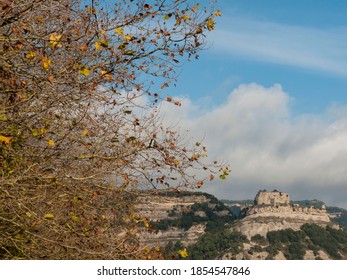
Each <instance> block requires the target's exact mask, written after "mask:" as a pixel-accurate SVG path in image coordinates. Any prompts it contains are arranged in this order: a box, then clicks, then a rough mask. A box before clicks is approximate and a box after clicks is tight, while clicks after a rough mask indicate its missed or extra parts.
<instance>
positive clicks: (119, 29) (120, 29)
mask: <svg viewBox="0 0 347 280" xmlns="http://www.w3.org/2000/svg"><path fill="white" fill-rule="evenodd" d="M114 31H115V32H116V33H117V34H118V35H123V34H124V30H123V28H120V27H117V28H116V29H115V30H114Z"/></svg>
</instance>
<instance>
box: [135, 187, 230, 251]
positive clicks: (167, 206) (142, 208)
mask: <svg viewBox="0 0 347 280" xmlns="http://www.w3.org/2000/svg"><path fill="white" fill-rule="evenodd" d="M138 201H139V204H138V206H137V207H136V209H135V211H136V215H137V216H139V217H141V218H142V219H146V220H147V221H148V222H152V223H154V224H158V223H159V224H160V223H169V224H170V226H168V228H166V229H164V230H161V229H157V230H156V231H154V232H153V231H150V230H148V229H143V232H142V233H141V235H140V239H141V241H142V242H143V243H144V244H147V245H148V246H150V247H151V246H152V247H158V246H159V247H163V248H164V247H165V246H166V245H167V244H168V243H169V242H172V243H173V244H175V243H176V242H178V241H179V242H181V243H182V244H183V245H184V246H189V245H192V244H194V243H196V242H197V241H198V239H199V238H200V237H201V236H202V235H203V234H204V233H205V229H206V224H207V222H206V221H207V220H208V217H207V213H206V208H207V209H208V210H209V214H211V211H212V212H213V215H215V217H217V218H222V217H224V216H232V214H231V212H230V211H228V210H226V209H228V208H226V207H225V206H224V208H218V205H219V204H220V202H218V201H217V199H216V198H214V197H213V196H211V195H208V194H203V193H187V195H186V196H179V195H176V196H175V195H166V193H165V192H163V193H162V194H158V195H154V194H150V195H148V196H142V197H139V198H138ZM199 205H205V206H206V208H205V211H204V210H203V209H200V210H192V207H193V208H194V206H199ZM187 215H189V216H190V217H192V218H194V217H196V218H197V220H200V221H201V222H193V223H192V224H191V225H189V227H185V228H184V227H182V225H180V221H182V220H184V219H183V218H184V216H187ZM199 218H201V219H199ZM170 221H171V223H170ZM155 227H156V226H155Z"/></svg>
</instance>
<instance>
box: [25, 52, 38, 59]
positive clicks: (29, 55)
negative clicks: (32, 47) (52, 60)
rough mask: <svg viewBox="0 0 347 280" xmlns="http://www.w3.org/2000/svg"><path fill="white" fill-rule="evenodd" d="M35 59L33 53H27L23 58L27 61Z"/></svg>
mask: <svg viewBox="0 0 347 280" xmlns="http://www.w3.org/2000/svg"><path fill="white" fill-rule="evenodd" d="M35 57H36V53H35V52H28V53H27V54H26V55H25V58H28V59H33V58H35Z"/></svg>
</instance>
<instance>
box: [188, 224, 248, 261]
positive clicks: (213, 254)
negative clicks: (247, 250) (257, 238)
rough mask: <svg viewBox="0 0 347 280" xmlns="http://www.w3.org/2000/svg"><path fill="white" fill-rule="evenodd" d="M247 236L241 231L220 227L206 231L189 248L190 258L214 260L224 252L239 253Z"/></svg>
mask: <svg viewBox="0 0 347 280" xmlns="http://www.w3.org/2000/svg"><path fill="white" fill-rule="evenodd" d="M246 240H247V238H246V236H244V235H242V234H241V233H239V232H235V231H230V230H229V231H228V230H227V229H219V230H215V231H212V232H206V233H205V234H204V235H203V236H202V237H201V238H200V239H199V241H198V242H197V243H196V244H194V245H193V246H191V247H190V248H189V250H188V251H189V253H190V254H189V258H190V259H193V260H212V259H216V258H217V257H221V256H222V254H223V253H224V252H228V253H232V254H234V255H235V254H238V253H240V252H241V251H242V249H243V244H242V243H243V242H245V241H246Z"/></svg>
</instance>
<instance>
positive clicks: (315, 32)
mask: <svg viewBox="0 0 347 280" xmlns="http://www.w3.org/2000/svg"><path fill="white" fill-rule="evenodd" d="M224 20H225V23H224V24H223V25H221V26H220V27H219V28H218V29H217V30H216V31H215V32H213V33H212V34H211V39H212V41H213V42H214V43H213V47H212V48H211V50H212V51H213V50H214V51H217V52H220V53H221V54H222V55H234V56H238V57H240V56H242V57H244V58H246V59H251V60H260V61H265V62H271V63H279V64H285V65H291V66H298V67H302V68H308V69H313V70H320V71H326V72H330V73H334V74H338V75H341V76H344V77H346V76H347V38H346V36H345V34H346V28H334V29H332V28H331V29H314V28H308V27H300V26H292V25H284V24H279V23H274V22H265V21H256V20H247V19H242V18H237V17H235V18H233V19H228V18H226V19H224Z"/></svg>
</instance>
